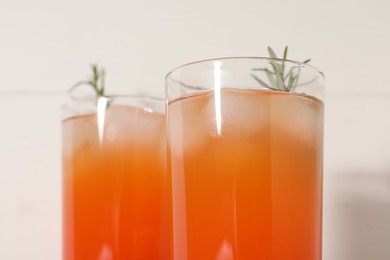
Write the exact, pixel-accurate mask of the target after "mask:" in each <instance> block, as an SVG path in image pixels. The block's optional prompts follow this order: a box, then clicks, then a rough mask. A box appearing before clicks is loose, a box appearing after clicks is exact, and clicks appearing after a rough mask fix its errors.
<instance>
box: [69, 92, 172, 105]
mask: <svg viewBox="0 0 390 260" xmlns="http://www.w3.org/2000/svg"><path fill="white" fill-rule="evenodd" d="M68 98H69V99H70V100H69V101H70V102H82V101H93V100H97V99H99V98H108V99H114V98H129V99H143V100H150V101H157V102H158V101H162V102H165V98H160V97H156V96H149V95H142V94H140V95H137V94H134V95H132V94H110V95H103V96H96V95H83V96H77V95H72V94H71V93H70V92H68ZM69 101H68V102H69ZM68 102H66V103H68Z"/></svg>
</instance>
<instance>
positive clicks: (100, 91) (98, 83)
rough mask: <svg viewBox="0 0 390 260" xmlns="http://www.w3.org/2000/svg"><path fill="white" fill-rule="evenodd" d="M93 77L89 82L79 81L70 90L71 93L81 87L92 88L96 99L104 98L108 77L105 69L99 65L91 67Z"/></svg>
mask: <svg viewBox="0 0 390 260" xmlns="http://www.w3.org/2000/svg"><path fill="white" fill-rule="evenodd" d="M91 69H92V76H91V77H90V79H89V80H83V81H79V82H77V83H76V84H74V85H73V86H72V87H71V88H70V89H69V93H72V92H73V91H74V90H75V89H76V88H78V87H80V86H90V87H92V88H93V90H94V91H95V94H96V97H103V96H104V80H105V76H106V71H105V70H104V68H100V69H99V66H98V65H97V64H92V65H91Z"/></svg>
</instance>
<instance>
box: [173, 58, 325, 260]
mask: <svg viewBox="0 0 390 260" xmlns="http://www.w3.org/2000/svg"><path fill="white" fill-rule="evenodd" d="M323 89H324V75H323V74H322V73H321V72H320V71H319V70H317V69H316V68H314V67H312V66H310V65H307V64H305V63H299V62H294V61H286V60H279V59H271V58H251V57H247V58H223V59H212V60H205V61H200V62H194V63H190V64H187V65H184V66H181V67H179V68H176V69H174V70H173V71H171V72H170V73H169V74H168V75H167V77H166V95H167V99H168V105H167V118H168V121H167V122H168V126H167V127H168V128H167V129H168V141H169V142H168V143H169V145H168V162H169V165H170V171H171V177H172V209H173V220H172V221H173V222H172V223H173V257H174V259H175V260H199V259H202V260H238V259H240V260H249V259H250V260H252V259H253V260H257V259H259V260H260V259H261V260H320V259H321V222H322V220H321V219H322V169H323V117H324V115H323V113H324V104H323Z"/></svg>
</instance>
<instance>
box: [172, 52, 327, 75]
mask: <svg viewBox="0 0 390 260" xmlns="http://www.w3.org/2000/svg"><path fill="white" fill-rule="evenodd" d="M225 60H266V61H280V62H282V61H284V62H288V63H293V64H296V65H299V66H302V67H306V68H308V69H311V70H312V71H314V72H315V73H317V74H318V75H319V76H321V77H322V78H323V79H324V80H325V79H326V77H325V74H324V73H323V72H322V71H321V70H320V69H318V68H317V67H315V66H312V65H310V64H307V63H304V62H300V61H295V60H289V59H281V58H270V57H261V56H230V57H221V58H210V59H203V60H197V61H193V62H188V63H185V64H183V65H180V66H177V67H175V68H174V69H172V70H170V71H169V72H168V73H167V74H166V76H165V81H166V80H167V79H168V78H169V77H170V76H171V75H172V74H173V73H174V72H175V71H176V70H179V69H182V68H185V67H189V66H191V65H195V64H201V63H207V62H211V61H225Z"/></svg>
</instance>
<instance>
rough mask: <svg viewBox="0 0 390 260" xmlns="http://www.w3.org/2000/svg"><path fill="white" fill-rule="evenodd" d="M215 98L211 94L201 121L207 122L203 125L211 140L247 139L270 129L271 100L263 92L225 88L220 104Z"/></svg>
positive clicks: (201, 115) (200, 116) (200, 118)
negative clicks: (267, 128)
mask: <svg viewBox="0 0 390 260" xmlns="http://www.w3.org/2000/svg"><path fill="white" fill-rule="evenodd" d="M216 97H217V95H215V94H213V95H210V98H209V101H208V104H207V105H206V106H205V108H204V109H203V111H202V113H201V114H200V115H199V118H198V120H199V121H204V122H207V124H205V123H203V125H205V126H206V127H207V131H208V133H209V134H210V135H211V136H212V137H214V138H221V137H222V138H231V137H233V138H237V137H240V138H246V137H249V136H252V135H255V134H259V133H261V132H262V131H263V130H265V129H266V127H267V126H268V122H269V97H268V96H267V95H264V94H262V93H261V92H260V91H255V90H239V89H222V90H221V95H220V97H221V98H220V101H219V100H218V99H216ZM218 106H220V108H218ZM200 124H201V123H200Z"/></svg>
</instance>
